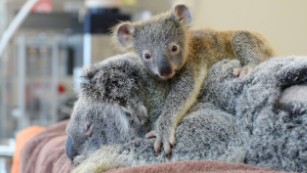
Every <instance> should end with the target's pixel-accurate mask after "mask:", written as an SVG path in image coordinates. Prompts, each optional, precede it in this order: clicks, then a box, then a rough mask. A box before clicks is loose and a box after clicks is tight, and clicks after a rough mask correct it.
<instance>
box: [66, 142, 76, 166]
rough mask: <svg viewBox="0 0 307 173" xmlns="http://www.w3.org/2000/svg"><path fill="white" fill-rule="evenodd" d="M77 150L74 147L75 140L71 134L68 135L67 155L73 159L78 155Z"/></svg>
mask: <svg viewBox="0 0 307 173" xmlns="http://www.w3.org/2000/svg"><path fill="white" fill-rule="evenodd" d="M76 154H77V153H76V151H75V149H74V142H73V140H72V138H71V137H70V136H68V137H67V141H66V155H67V156H68V157H69V159H70V160H71V161H73V159H74V157H75V156H76Z"/></svg>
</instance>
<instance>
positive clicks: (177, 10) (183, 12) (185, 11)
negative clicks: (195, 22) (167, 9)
mask: <svg viewBox="0 0 307 173" xmlns="http://www.w3.org/2000/svg"><path fill="white" fill-rule="evenodd" d="M172 14H173V15H174V16H175V17H176V18H177V19H178V20H179V21H181V22H183V23H184V24H186V25H188V26H189V25H191V24H192V14H191V12H190V10H189V8H188V7H187V6H186V5H184V4H176V5H175V6H174V7H173V9H172Z"/></svg>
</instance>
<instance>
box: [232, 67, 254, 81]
mask: <svg viewBox="0 0 307 173" xmlns="http://www.w3.org/2000/svg"><path fill="white" fill-rule="evenodd" d="M253 70H254V67H253V66H250V65H246V66H244V67H242V68H234V69H233V74H234V75H235V76H238V77H240V78H242V77H245V76H248V75H250V74H251V73H252V71H253Z"/></svg>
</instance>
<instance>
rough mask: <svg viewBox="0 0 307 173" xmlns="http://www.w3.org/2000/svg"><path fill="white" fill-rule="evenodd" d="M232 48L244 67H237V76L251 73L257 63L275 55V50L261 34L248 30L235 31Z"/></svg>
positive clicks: (235, 71)
mask: <svg viewBox="0 0 307 173" xmlns="http://www.w3.org/2000/svg"><path fill="white" fill-rule="evenodd" d="M231 43H232V49H233V52H234V55H235V57H236V58H238V59H239V60H240V61H241V63H242V65H243V68H235V69H234V72H233V73H234V74H235V75H236V76H240V77H243V76H246V75H249V74H250V73H251V72H252V70H253V68H254V67H255V65H257V64H259V63H260V62H262V61H264V60H266V59H268V58H270V57H272V56H274V54H275V53H274V51H273V49H272V48H271V46H270V45H269V43H268V42H267V41H266V40H265V39H264V38H263V37H262V36H260V35H258V34H253V33H251V32H248V31H238V32H235V33H234V36H233V39H232V42H231Z"/></svg>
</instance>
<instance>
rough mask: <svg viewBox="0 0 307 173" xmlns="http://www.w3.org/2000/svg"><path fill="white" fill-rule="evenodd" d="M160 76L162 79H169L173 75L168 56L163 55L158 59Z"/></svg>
mask: <svg viewBox="0 0 307 173" xmlns="http://www.w3.org/2000/svg"><path fill="white" fill-rule="evenodd" d="M157 66H158V71H159V75H160V77H162V78H169V77H171V76H172V74H173V68H172V64H171V62H170V59H169V57H168V56H164V55H161V56H159V57H158V58H157Z"/></svg>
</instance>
